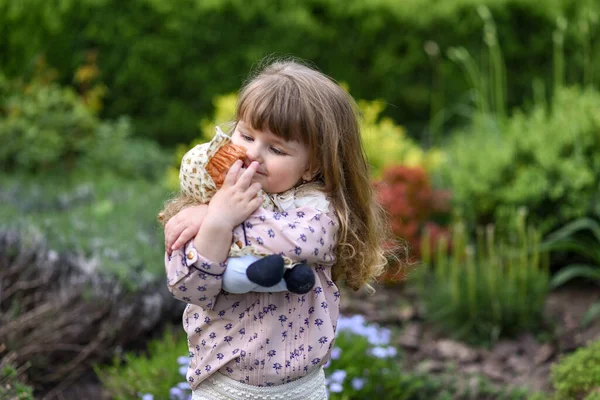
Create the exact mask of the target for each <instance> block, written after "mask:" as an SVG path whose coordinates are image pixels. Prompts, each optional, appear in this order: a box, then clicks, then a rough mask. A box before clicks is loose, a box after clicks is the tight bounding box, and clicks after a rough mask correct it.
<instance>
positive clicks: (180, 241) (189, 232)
mask: <svg viewBox="0 0 600 400" xmlns="http://www.w3.org/2000/svg"><path fill="white" fill-rule="evenodd" d="M192 237H194V230H193V229H192V228H187V229H185V230H184V231H183V232H181V234H180V235H179V237H178V238H177V240H175V243H173V246H171V249H172V250H177V249H179V248H180V247H181V246H183V245H184V244H186V243H187V242H188V241H189V240H190V239H191V238H192Z"/></svg>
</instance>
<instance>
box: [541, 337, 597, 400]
mask: <svg viewBox="0 0 600 400" xmlns="http://www.w3.org/2000/svg"><path fill="white" fill-rule="evenodd" d="M550 376H551V379H552V383H553V387H554V389H555V390H556V392H555V394H554V397H553V399H557V400H561V399H582V400H598V399H599V398H600V397H598V396H599V395H600V340H598V341H596V342H593V343H590V344H589V345H588V346H586V347H582V348H580V349H578V350H576V351H575V352H574V353H573V354H570V355H568V356H564V357H562V358H561V359H560V360H559V361H558V362H557V363H556V364H554V365H553V366H552V371H551V374H550Z"/></svg>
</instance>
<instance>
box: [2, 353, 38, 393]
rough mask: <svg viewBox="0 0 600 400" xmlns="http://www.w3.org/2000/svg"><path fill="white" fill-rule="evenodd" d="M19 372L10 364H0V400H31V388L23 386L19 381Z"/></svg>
mask: <svg viewBox="0 0 600 400" xmlns="http://www.w3.org/2000/svg"><path fill="white" fill-rule="evenodd" d="M21 372H22V371H21ZM21 372H20V371H19V370H17V368H15V367H14V366H12V365H11V364H6V363H4V362H0V398H1V399H6V400H33V398H34V397H33V388H32V387H30V386H27V385H25V384H23V383H22V382H20V380H19V375H20V374H21Z"/></svg>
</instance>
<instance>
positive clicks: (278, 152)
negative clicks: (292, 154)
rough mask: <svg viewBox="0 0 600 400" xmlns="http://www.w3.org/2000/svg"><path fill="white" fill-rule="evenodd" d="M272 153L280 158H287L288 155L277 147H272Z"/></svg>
mask: <svg viewBox="0 0 600 400" xmlns="http://www.w3.org/2000/svg"><path fill="white" fill-rule="evenodd" d="M271 151H272V152H273V154H277V155H278V156H285V155H286V153H285V152H283V151H281V150H279V149H278V148H275V147H271Z"/></svg>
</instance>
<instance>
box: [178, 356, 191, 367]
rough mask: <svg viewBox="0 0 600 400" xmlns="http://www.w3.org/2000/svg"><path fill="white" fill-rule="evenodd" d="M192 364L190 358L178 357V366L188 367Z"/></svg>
mask: <svg viewBox="0 0 600 400" xmlns="http://www.w3.org/2000/svg"><path fill="white" fill-rule="evenodd" d="M189 363H190V358H189V357H186V356H181V357H177V364H179V365H188V364H189Z"/></svg>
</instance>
